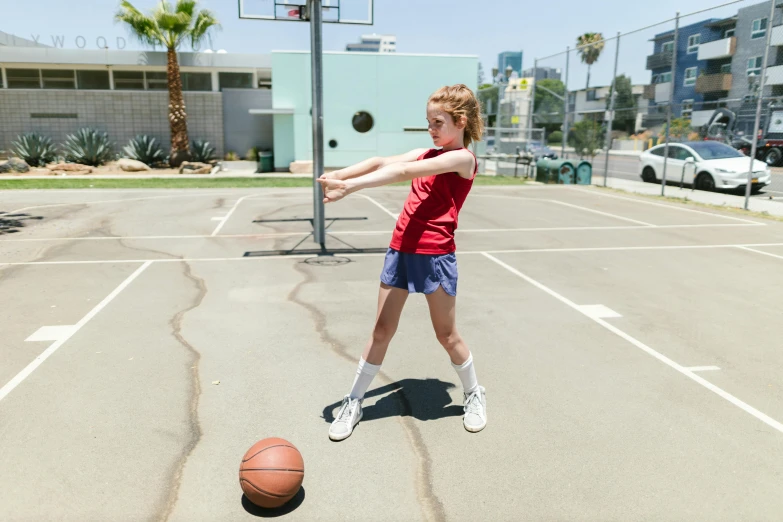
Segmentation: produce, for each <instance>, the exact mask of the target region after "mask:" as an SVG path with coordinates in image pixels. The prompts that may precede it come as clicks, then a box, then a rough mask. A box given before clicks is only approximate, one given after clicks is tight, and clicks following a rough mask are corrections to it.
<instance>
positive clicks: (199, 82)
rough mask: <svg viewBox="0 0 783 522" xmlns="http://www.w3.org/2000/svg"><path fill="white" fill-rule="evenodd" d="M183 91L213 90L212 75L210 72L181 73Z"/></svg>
mask: <svg viewBox="0 0 783 522" xmlns="http://www.w3.org/2000/svg"><path fill="white" fill-rule="evenodd" d="M180 77H181V78H182V90H183V91H211V90H212V75H211V74H210V73H191V72H185V73H180Z"/></svg>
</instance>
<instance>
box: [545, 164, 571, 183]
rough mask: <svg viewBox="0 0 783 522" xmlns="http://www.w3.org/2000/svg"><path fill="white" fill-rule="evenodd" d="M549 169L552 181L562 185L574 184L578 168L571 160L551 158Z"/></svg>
mask: <svg viewBox="0 0 783 522" xmlns="http://www.w3.org/2000/svg"><path fill="white" fill-rule="evenodd" d="M549 170H550V172H551V174H550V176H551V180H552V181H551V182H552V183H558V184H560V185H573V184H574V183H575V178H576V168H575V167H574V164H573V163H572V162H571V161H570V160H550V161H549Z"/></svg>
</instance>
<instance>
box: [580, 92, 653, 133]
mask: <svg viewBox="0 0 783 522" xmlns="http://www.w3.org/2000/svg"><path fill="white" fill-rule="evenodd" d="M646 87H647V86H646V85H632V86H631V92H633V96H634V98H635V99H636V106H637V110H636V114H635V117H636V132H638V131H639V130H641V129H642V127H643V121H642V117H643V116H644V115H645V114H646V113H647V108H648V106H649V100H648V99H645V97H644V92H645V88H646ZM610 89H611V87H609V86H604V87H591V88H589V89H580V90H578V91H571V92H569V93H568V105H569V107H568V112H569V114H570V118H571V121H572V122H573V123H576V122H579V121H582V120H584V119H586V118H590V119H592V120H595V121H604V120H605V119H606V113H607V109H606V107H607V101H608V98H609V91H610Z"/></svg>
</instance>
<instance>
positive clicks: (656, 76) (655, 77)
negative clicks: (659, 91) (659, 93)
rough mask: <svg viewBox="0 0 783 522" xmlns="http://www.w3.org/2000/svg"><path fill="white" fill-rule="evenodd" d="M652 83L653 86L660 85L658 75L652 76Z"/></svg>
mask: <svg viewBox="0 0 783 522" xmlns="http://www.w3.org/2000/svg"><path fill="white" fill-rule="evenodd" d="M650 83H651V84H653V85H654V84H656V83H658V75H657V74H653V75H652V80H650Z"/></svg>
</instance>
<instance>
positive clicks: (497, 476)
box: [0, 186, 783, 520]
mask: <svg viewBox="0 0 783 522" xmlns="http://www.w3.org/2000/svg"><path fill="white" fill-rule="evenodd" d="M405 195H406V189H404V188H382V189H374V190H370V191H366V192H363V193H359V194H355V195H352V196H350V197H349V198H347V199H346V200H344V201H342V202H339V203H337V204H334V205H328V206H327V207H326V210H327V217H328V218H331V217H343V218H366V219H358V220H357V219H351V220H337V221H334V222H333V223H332V224H331V225H330V228H329V230H330V232H332V233H333V235H332V236H330V237H329V239H328V242H327V246H328V247H329V248H348V246H349V245H350V246H353V247H356V248H360V249H379V248H384V247H386V246H387V245H388V241H389V238H390V236H391V231H392V229H393V227H394V223H395V216H396V215H397V213H398V212H399V211H400V209H401V208H402V204H403V202H404V199H405ZM0 211H3V213H2V214H0V299H2V309H3V314H2V318H1V320H2V324H1V325H0V326H1V328H0V330H2V336H0V361H2V364H0V455H2V459H0V518H2V519H4V520H42V519H51V520H106V519H113V520H241V519H252V518H255V517H257V516H269V515H282V516H285V517H286V518H290V519H292V520H335V519H341V520H628V519H650V520H659V519H666V520H751V519H752V520H777V519H779V515H780V513H781V512H783V499H781V496H780V494H779V492H780V490H781V486H783V459H781V458H780V455H781V450H783V424H781V421H783V393H782V392H781V383H780V378H779V373H780V372H779V368H780V367H781V365H782V363H783V353H781V352H780V350H779V346H780V327H779V315H780V314H779V311H778V307H779V304H780V302H781V296H783V293H781V291H780V288H782V287H783V270H782V269H783V223H779V222H776V221H768V220H764V219H759V218H754V217H748V216H746V215H743V214H739V213H728V212H725V213H724V212H720V211H715V210H710V209H704V208H701V207H694V206H685V205H681V204H676V203H674V204H672V203H667V202H660V201H658V200H651V199H642V198H636V197H633V196H626V195H623V194H621V193H617V192H612V191H604V190H601V189H597V188H581V187H539V186H529V187H519V188H505V187H476V188H474V190H473V192H472V193H471V195H470V197H469V198H468V200H467V202H466V204H465V207H464V208H463V210H462V212H461V214H460V223H459V225H460V226H459V230H458V233H457V244H458V259H459V268H460V283H459V299H458V324H459V328H460V331H461V333H462V335H463V337H465V339H466V341H467V342H468V345H469V346H470V348H471V350H472V351H473V354H474V357H475V360H476V369H477V372H478V376H479V381H480V382H481V384H482V385H484V386H485V387H486V388H487V400H488V413H489V424H488V426H487V428H486V429H485V430H484V431H483V432H481V433H479V434H469V433H467V432H465V431H464V429H463V428H462V425H461V418H460V417H461V414H462V407H461V405H462V398H461V389H460V385H459V380H458V379H457V376H456V374H455V373H454V371H453V369H452V368H451V365H450V364H449V361H448V357H447V356H446V355H445V353H444V352H443V349H442V348H441V347H440V346H439V345H438V343H437V341H436V339H435V336H434V334H433V332H432V326H431V324H430V321H429V316H428V312H427V307H426V303H425V301H424V299H422V298H421V296H412V297H411V299H409V301H408V303H407V304H406V308H405V311H404V312H403V317H402V321H401V324H400V328H399V331H398V333H397V335H396V336H395V339H394V340H393V342H392V345H391V347H390V350H389V353H388V355H387V358H386V360H385V361H384V364H383V371H382V374H381V375H379V376H378V378H377V379H376V380H375V381H374V382H373V385H372V387H371V390H370V392H369V393H368V396H367V399H366V401H365V417H364V419H363V421H362V422H361V423H360V425H359V426H358V427H357V429H356V431H355V432H354V434H353V436H352V437H350V438H349V439H347V440H346V441H344V442H341V443H339V444H336V443H332V442H330V441H329V440H328V438H327V429H328V423H329V421H330V420H331V418H332V417H331V416H332V415H333V414H334V413H336V410H337V407H338V406H339V401H340V400H341V398H342V395H343V394H344V393H345V392H346V390H347V387H348V386H350V382H351V381H352V378H353V374H354V371H355V367H356V361H357V359H358V357H359V355H360V354H361V351H362V349H363V347H364V344H365V342H366V339H367V337H368V335H369V330H370V328H371V325H372V321H373V318H374V313H375V306H376V298H377V287H378V275H379V273H380V269H381V266H382V262H383V256H382V254H342V255H340V256H337V257H336V258H334V259H333V260H329V259H328V258H321V259H320V260H319V259H317V258H313V256H309V255H308V256H296V255H295V256H273V257H253V256H252V255H251V256H248V255H247V254H248V253H250V254H253V253H259V252H269V251H275V250H281V249H290V248H293V247H294V246H295V245H297V243H299V242H300V241H301V240H302V239H305V242H304V243H302V245H301V246H300V248H312V247H313V244H312V242H311V240H310V239H309V238H307V234H308V232H309V231H310V225H309V223H308V222H307V221H278V222H268V221H267V222H261V220H291V219H306V218H309V217H310V216H311V213H312V194H311V192H310V191H307V190H302V189H237V190H232V189H228V190H100V191H76V190H75V191H19V192H12V191H7V192H0ZM328 222H329V221H328ZM324 259H327V260H329V261H330V262H323V261H324ZM270 436H277V437H283V438H286V439H288V440H290V441H291V442H293V443H294V444H295V445H296V446H297V447H298V448H299V449H300V451H301V452H302V454H303V456H304V460H305V469H306V471H305V480H304V484H303V486H304V489H303V491H302V492H300V494H299V495H298V496H297V498H296V499H295V501H294V502H293V503H292V504H291V505H290V506H289V507H288V508H287V509H286V510H283V511H282V513H281V512H275V513H267V512H262V511H259V510H254V509H253V508H252V507H251V506H249V505H248V504H247V503H243V502H242V495H241V490H240V488H239V485H238V480H237V468H238V464H239V460H240V459H241V456H242V454H243V453H244V452H245V450H246V449H247V448H248V447H249V446H250V445H252V443H253V442H255V441H256V440H258V439H261V438H264V437H270Z"/></svg>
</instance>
